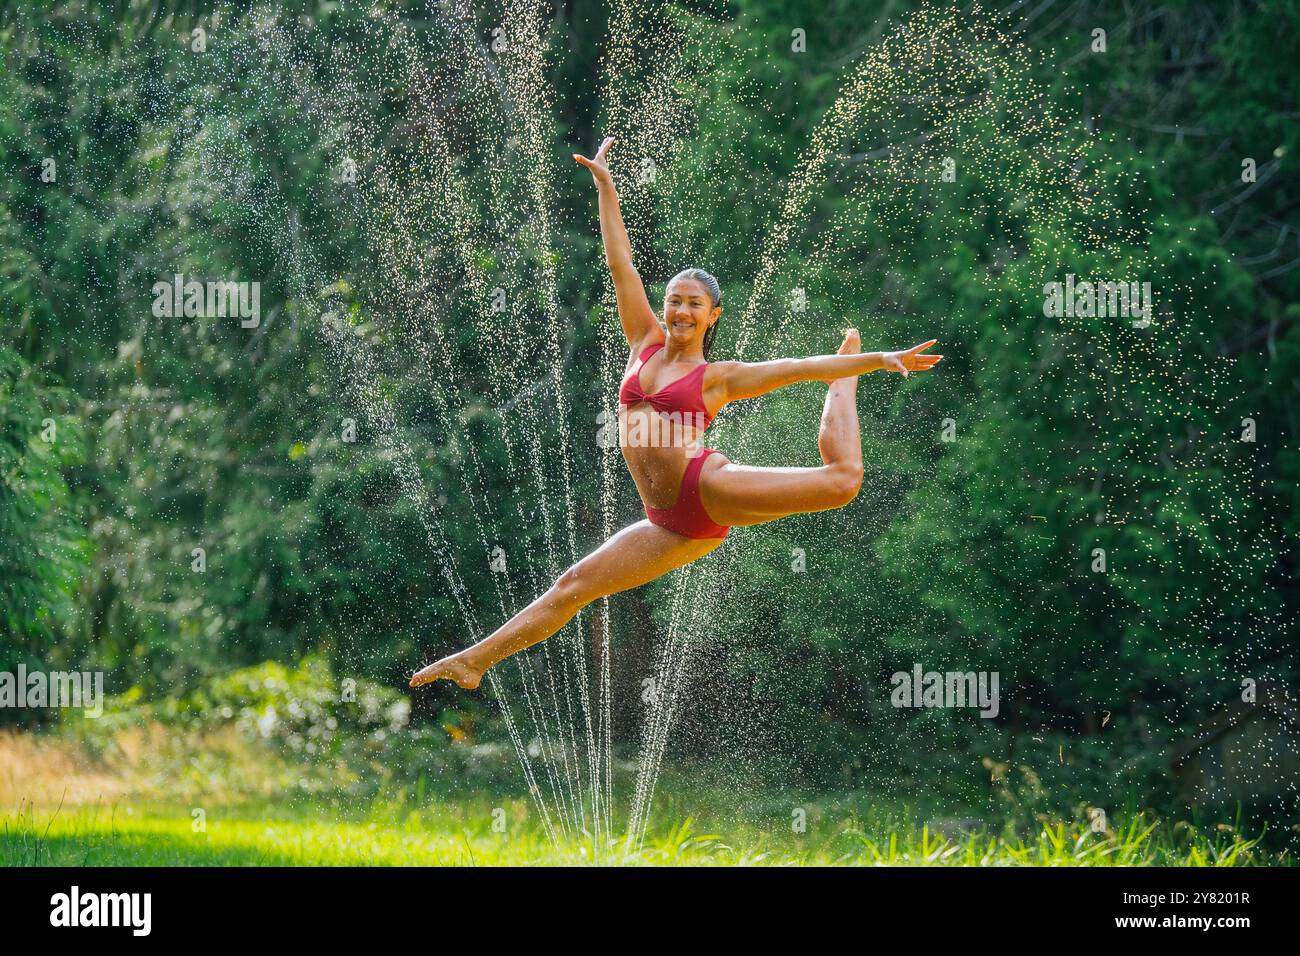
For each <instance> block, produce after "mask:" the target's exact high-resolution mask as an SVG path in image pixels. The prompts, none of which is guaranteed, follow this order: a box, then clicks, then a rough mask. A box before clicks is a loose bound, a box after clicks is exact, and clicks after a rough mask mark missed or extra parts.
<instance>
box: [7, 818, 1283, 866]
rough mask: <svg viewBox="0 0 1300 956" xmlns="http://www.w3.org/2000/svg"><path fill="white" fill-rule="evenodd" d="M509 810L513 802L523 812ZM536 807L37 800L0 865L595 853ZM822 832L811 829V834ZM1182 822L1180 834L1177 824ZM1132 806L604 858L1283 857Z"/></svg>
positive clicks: (845, 828)
mask: <svg viewBox="0 0 1300 956" xmlns="http://www.w3.org/2000/svg"><path fill="white" fill-rule="evenodd" d="M517 811H518V808H514V810H512V811H510V812H511V813H512V814H514V815H516V816H517V815H518V813H517ZM531 819H532V818H531V816H524V818H523V819H521V820H520V819H508V822H507V823H506V826H505V832H494V831H493V829H492V822H491V821H492V815H491V808H490V807H488V806H486V805H475V804H470V803H455V804H430V805H427V806H425V807H423V808H422V809H419V810H406V811H394V810H393V808H382V809H381V808H377V807H376V808H370V809H368V810H367V811H366V812H365V813H363V814H359V813H356V812H342V813H340V812H339V811H337V810H335V809H333V808H331V807H329V806H325V805H319V806H307V805H299V806H292V807H290V806H286V805H283V804H276V803H262V804H242V805H234V806H229V807H216V808H210V809H208V810H206V811H205V816H204V818H203V820H202V826H201V827H200V825H199V823H198V822H197V821H196V820H195V819H194V818H193V817H192V816H191V815H190V813H189V812H188V811H178V809H177V808H176V806H175V805H174V804H173V805H170V806H150V805H147V804H130V803H128V804H118V805H116V806H113V807H108V806H97V807H84V806H83V807H77V808H72V809H69V808H67V807H63V808H33V807H31V806H30V805H28V806H25V807H23V808H22V809H21V810H20V811H19V812H18V813H15V814H10V815H6V816H4V817H3V818H0V865H4V866H33V865H34V866H369V865H373V866H437V865H455V866H475V865H477V866H483V865H489V866H490V865H518V864H529V865H555V864H558V865H564V864H585V863H591V862H593V852H592V848H591V845H590V839H589V838H587V839H586V840H585V841H584V842H583V843H579V842H577V841H571V842H562V843H561V845H560V846H552V845H551V844H550V842H549V840H548V839H547V836H546V834H545V831H544V830H543V829H542V828H541V827H540V826H537V825H535V824H534V823H532V822H531ZM819 831H820V832H819ZM1174 831H1177V835H1175V832H1174ZM1174 831H1171V830H1170V829H1169V828H1167V827H1166V826H1165V825H1164V824H1161V823H1154V822H1149V821H1146V820H1145V819H1144V818H1142V817H1135V818H1134V819H1132V820H1130V821H1128V822H1127V823H1124V824H1120V823H1118V822H1117V823H1115V824H1114V829H1112V830H1111V831H1109V832H1108V833H1105V834H1099V833H1093V832H1092V831H1091V830H1090V829H1089V827H1088V826H1087V825H1086V824H1077V825H1073V826H1071V825H1067V824H1065V823H1058V824H1057V825H1055V826H1053V827H1046V826H1045V827H1044V828H1043V829H1042V830H1041V831H1040V832H1039V833H1038V835H1037V837H1036V839H1030V840H1021V839H1016V838H1007V837H1005V836H998V835H973V834H972V835H966V836H954V837H945V836H941V835H936V834H935V833H932V832H931V831H930V830H929V828H928V827H926V826H921V827H920V828H919V829H911V828H907V827H905V826H899V825H898V824H897V823H896V822H894V821H893V819H892V818H891V820H885V819H883V818H882V819H878V820H871V819H867V820H863V819H848V820H844V821H842V822H840V823H839V824H837V825H835V826H834V827H824V828H823V827H818V826H810V827H809V832H807V833H805V834H798V835H796V834H787V835H776V834H774V833H772V832H771V831H763V830H760V829H757V828H755V827H754V826H753V825H752V824H746V823H744V822H734V821H733V822H731V823H730V824H729V825H728V826H725V827H718V826H714V827H710V828H709V830H708V831H707V832H706V831H705V830H703V829H701V828H699V827H698V826H697V824H696V823H695V822H694V821H693V820H691V819H689V818H688V819H684V820H681V821H680V822H678V823H676V824H675V825H671V826H667V827H664V828H660V829H658V830H656V831H654V832H651V833H650V834H648V835H647V837H646V841H645V845H644V846H643V847H642V849H641V851H640V852H639V853H635V854H632V855H625V854H624V849H623V846H622V844H621V842H620V843H616V844H614V845H612V846H610V847H608V848H607V849H606V850H605V852H604V853H602V854H601V859H600V860H599V862H601V863H619V864H631V865H656V864H657V865H721V866H732V865H777V866H780V865H830V864H836V865H882V864H883V865H890V864H893V865H921V866H1150V865H1165V866H1186V865H1191V866H1241V865H1252V864H1254V865H1258V864H1269V863H1272V864H1278V863H1287V862H1289V860H1287V859H1285V858H1279V857H1278V856H1277V855H1276V854H1268V853H1265V852H1264V851H1262V850H1260V849H1259V848H1258V847H1256V846H1255V844H1254V843H1253V842H1252V841H1249V840H1244V839H1242V838H1241V837H1239V836H1237V835H1235V834H1228V833H1223V832H1220V833H1218V834H1216V836H1215V837H1214V838H1210V837H1206V836H1203V835H1201V834H1197V833H1194V832H1192V831H1190V830H1188V829H1187V828H1186V827H1185V825H1180V826H1178V827H1175V828H1174Z"/></svg>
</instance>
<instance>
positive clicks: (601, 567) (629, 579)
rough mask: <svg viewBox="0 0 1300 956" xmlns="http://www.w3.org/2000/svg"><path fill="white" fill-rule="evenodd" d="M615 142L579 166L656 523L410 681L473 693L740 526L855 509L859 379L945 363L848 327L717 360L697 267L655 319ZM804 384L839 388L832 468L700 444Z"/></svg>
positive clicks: (715, 292) (634, 461)
mask: <svg viewBox="0 0 1300 956" xmlns="http://www.w3.org/2000/svg"><path fill="white" fill-rule="evenodd" d="M613 142H614V139H613V137H607V138H606V139H605V141H604V142H603V143H602V144H601V146H600V149H599V150H598V151H597V152H596V155H595V156H594V157H593V158H591V159H588V158H586V157H584V156H579V155H578V154H576V153H575V154H574V156H573V158H574V159H575V160H576V161H577V162H579V163H581V164H582V165H583V166H585V167H587V168H588V169H589V170H591V175H592V177H593V178H594V179H595V181H596V188H597V190H598V192H599V197H600V198H599V203H600V231H601V236H602V237H603V239H604V242H605V260H606V262H607V263H608V264H609V270H610V272H611V273H612V275H613V279H614V288H615V291H616V293H617V296H618V314H619V319H620V321H621V322H622V324H623V333H624V335H626V336H627V341H628V345H629V346H630V348H631V352H630V354H629V356H628V363H627V370H626V373H625V377H624V380H623V387H622V388H621V389H620V392H619V434H620V444H621V445H622V448H623V458H624V460H625V461H626V462H627V467H628V471H630V472H631V473H632V480H633V481H634V482H636V487H637V491H638V492H640V494H641V500H642V502H643V503H644V505H645V511H646V520H644V521H638V522H637V523H636V524H634V525H631V526H630V527H627V528H624V529H623V530H622V531H620V532H618V534H616V535H614V536H613V537H612V538H610V539H609V540H608V541H606V542H605V543H604V544H603V545H601V546H600V547H599V548H597V549H596V550H595V551H593V552H592V553H591V554H589V555H587V556H586V557H585V558H583V559H582V560H581V561H579V562H578V563H577V564H575V565H573V567H571V568H569V570H567V571H565V572H564V574H562V575H561V576H560V578H559V580H557V581H556V582H555V583H554V584H553V585H552V586H551V588H550V590H548V591H547V592H546V593H545V594H543V595H542V596H541V597H539V598H538V599H537V600H535V601H533V603H532V604H530V605H528V607H526V608H524V609H523V610H522V611H520V612H519V613H518V614H516V615H515V616H514V617H512V618H511V619H510V620H509V621H507V622H506V623H505V624H503V625H502V626H501V627H500V628H498V629H497V630H496V631H495V632H494V633H493V634H491V635H489V636H488V637H486V638H484V639H483V640H481V641H479V642H478V643H477V644H475V645H474V646H472V647H468V648H466V649H465V650H463V651H460V652H459V653H457V654H452V655H451V656H449V657H444V658H443V659H442V660H440V661H436V662H435V663H433V664H430V665H429V666H428V667H426V668H424V669H423V670H421V671H420V672H418V673H417V674H416V675H415V676H414V677H412V678H411V686H412V687H419V686H420V685H422V684H428V683H430V682H432V681H435V680H439V679H441V678H447V679H449V680H454V681H455V682H456V683H457V684H459V685H460V686H461V687H465V688H473V687H477V686H478V684H479V681H480V680H482V678H483V673H484V672H485V671H486V670H487V669H488V668H489V667H491V666H493V665H494V664H497V663H498V662H500V661H502V660H504V659H505V658H507V657H509V656H510V655H512V654H517V653H518V652H519V651H522V650H523V649H524V648H526V647H529V646H531V645H533V644H536V643H538V642H539V641H543V640H545V639H546V638H548V637H550V636H551V635H552V634H554V633H555V632H556V631H558V630H559V629H560V628H562V627H563V626H564V625H565V624H567V623H568V622H569V620H570V619H571V618H572V617H573V616H574V615H575V614H577V613H578V611H579V610H581V609H582V608H583V607H586V606H587V605H588V604H590V603H591V602H593V601H595V600H597V599H599V598H602V597H605V596H607V595H610V594H615V593H617V592H619V591H626V590H628V589H629V588H634V587H638V586H639V585H642V584H645V583H646V582H648V581H653V580H654V579H655V578H657V577H659V576H660V575H663V574H667V573H668V572H669V571H671V570H673V569H674V568H679V567H681V566H682V565H684V564H689V563H690V562H692V561H694V560H696V559H697V558H702V557H704V555H706V554H708V553H709V552H710V551H712V550H713V549H714V548H717V547H718V546H719V545H720V544H722V539H723V538H725V537H726V535H727V531H728V529H729V528H731V527H734V526H736V525H754V524H762V523H763V522H765V521H774V520H776V519H777V518H782V517H784V516H786V515H790V514H797V513H799V512H803V511H826V510H828V509H830V508H841V507H843V506H844V505H846V504H848V503H849V502H850V501H852V500H853V498H854V497H855V496H856V495H857V493H858V488H859V487H860V486H861V484H862V441H861V436H860V435H859V433H858V410H857V384H858V380H857V376H859V375H863V374H866V373H867V372H874V371H876V370H877V369H888V370H890V371H895V372H902V373H903V375H907V374H908V373H909V372H917V371H922V370H924V369H928V368H932V367H933V366H934V365H935V363H936V362H938V361H939V360H940V359H941V358H942V357H943V356H941V355H922V354H921V353H922V352H923V351H924V350H925V349H927V348H929V347H930V346H931V345H933V344H934V343H935V340H933V339H932V340H930V341H929V342H926V343H924V344H922V345H918V346H916V347H915V348H911V349H907V350H906V351H902V352H869V353H866V354H862V351H861V343H860V342H859V340H858V332H857V330H856V329H847V330H846V331H845V335H844V342H843V343H842V344H841V345H840V348H839V351H838V353H837V354H835V355H816V356H812V357H811V358H802V359H778V360H776V361H773V362H754V363H751V362H710V361H708V352H709V346H710V345H712V343H713V337H714V334H715V333H716V332H717V323H718V317H719V316H720V315H721V314H722V308H721V306H720V305H719V303H720V301H721V298H722V293H721V290H720V289H719V288H718V282H717V280H716V279H714V278H713V276H711V275H709V274H708V273H707V272H704V271H702V270H699V269H687V270H686V271H685V272H681V273H679V274H678V275H676V276H674V277H673V279H672V281H671V282H669V283H668V287H667V290H666V291H665V293H664V325H663V326H661V325H660V324H659V321H658V318H657V316H656V315H655V313H654V311H653V310H652V309H651V308H650V302H649V300H648V299H647V298H646V294H645V288H644V286H642V284H641V277H640V275H638V273H637V271H636V268H635V266H633V265H632V247H631V244H630V243H629V241H628V237H627V229H626V228H625V227H624V225H623V217H622V215H621V214H620V213H619V208H618V193H617V192H616V191H615V189H614V180H613V179H612V178H611V177H610V173H609V167H608V165H607V164H606V161H605V156H606V154H607V153H608V152H609V147H610V146H611V144H613ZM803 381H816V382H828V383H830V387H829V388H828V389H827V392H826V404H825V407H824V408H823V410H822V420H821V430H820V431H819V432H818V436H817V442H818V446H819V447H820V449H821V456H822V461H823V462H824V464H823V465H822V466H821V467H820V468H755V467H752V466H749V465H737V464H735V463H733V462H732V461H730V460H729V459H728V458H727V457H726V456H725V455H723V454H721V453H720V452H717V451H715V450H714V449H712V448H700V447H699V444H698V441H699V438H700V437H701V435H702V433H703V431H704V429H705V428H707V427H708V424H709V422H710V421H711V420H712V419H713V417H714V416H715V415H717V413H718V410H719V409H721V408H722V406H723V405H726V404H727V403H728V402H734V401H738V400H740V399H742V398H753V397H754V396H756V395H762V394H764V393H765V392H770V391H772V390H773V389H776V388H780V387H781V386H783V385H789V384H791V383H792V382H803Z"/></svg>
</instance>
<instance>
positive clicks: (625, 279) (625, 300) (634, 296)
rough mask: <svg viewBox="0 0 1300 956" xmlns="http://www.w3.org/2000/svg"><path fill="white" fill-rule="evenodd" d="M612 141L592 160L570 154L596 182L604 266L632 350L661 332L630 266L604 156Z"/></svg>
mask: <svg viewBox="0 0 1300 956" xmlns="http://www.w3.org/2000/svg"><path fill="white" fill-rule="evenodd" d="M613 142H614V137H612V136H606V137H605V141H604V142H603V143H601V144H600V149H598V150H597V151H596V155H595V157H594V158H592V159H587V158H586V157H585V156H579V155H578V154H577V153H574V154H573V158H574V159H575V160H577V161H578V162H579V163H581V164H582V165H583V166H586V167H587V168H588V169H590V170H591V176H592V178H593V179H594V180H595V181H596V190H597V192H598V193H599V205H600V236H601V239H603V240H604V243H605V263H606V265H608V266H609V273H610V275H611V276H612V277H613V279H614V293H615V295H616V296H617V298H618V318H619V321H620V322H622V324H623V334H624V335H625V336H627V341H628V344H629V345H631V346H632V347H633V348H636V347H637V346H638V345H641V344H643V343H645V342H646V341H647V340H649V341H651V342H652V343H653V342H661V341H663V337H664V334H663V330H662V329H661V328H660V326H659V319H658V318H657V317H656V316H655V313H654V309H652V308H650V300H649V299H648V298H647V297H646V294H645V285H644V284H642V282H641V274H640V273H639V272H637V271H636V266H634V265H633V264H632V243H631V241H630V240H629V239H628V237H627V227H626V226H625V225H623V214H622V212H620V211H619V208H618V190H617V189H615V188H614V178H613V177H612V176H611V175H610V174H609V166H608V165H606V162H605V154H606V153H607V152H608V151H609V147H610V144H611V143H613Z"/></svg>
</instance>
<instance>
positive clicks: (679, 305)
mask: <svg viewBox="0 0 1300 956" xmlns="http://www.w3.org/2000/svg"><path fill="white" fill-rule="evenodd" d="M721 314H722V306H720V305H719V306H714V304H713V297H712V296H711V295H709V289H708V287H707V286H706V285H705V284H704V283H703V282H701V281H700V280H699V279H673V280H672V281H671V282H669V283H668V288H667V289H666V290H665V291H664V326H665V327H666V328H667V329H668V337H669V338H670V339H672V340H673V341H674V342H676V343H677V344H678V345H682V346H687V345H690V344H691V343H692V342H698V343H703V341H704V333H705V332H707V331H708V330H709V327H710V326H711V325H713V323H714V322H716V321H717V320H718V316H719V315H721Z"/></svg>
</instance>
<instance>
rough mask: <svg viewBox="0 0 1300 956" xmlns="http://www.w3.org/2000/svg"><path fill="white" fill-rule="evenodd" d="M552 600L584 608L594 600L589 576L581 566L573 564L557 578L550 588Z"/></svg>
mask: <svg viewBox="0 0 1300 956" xmlns="http://www.w3.org/2000/svg"><path fill="white" fill-rule="evenodd" d="M551 592H552V598H553V600H554V601H555V602H556V603H559V604H566V605H572V606H576V607H585V606H586V605H588V604H590V603H591V602H592V601H594V600H595V599H596V595H595V594H594V593H592V584H591V575H590V574H589V573H588V572H586V571H584V570H583V568H582V566H581V564H575V565H574V566H573V567H571V568H569V570H567V571H565V572H564V573H563V574H561V575H560V576H559V578H558V579H557V580H556V582H555V584H554V585H552V586H551Z"/></svg>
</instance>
